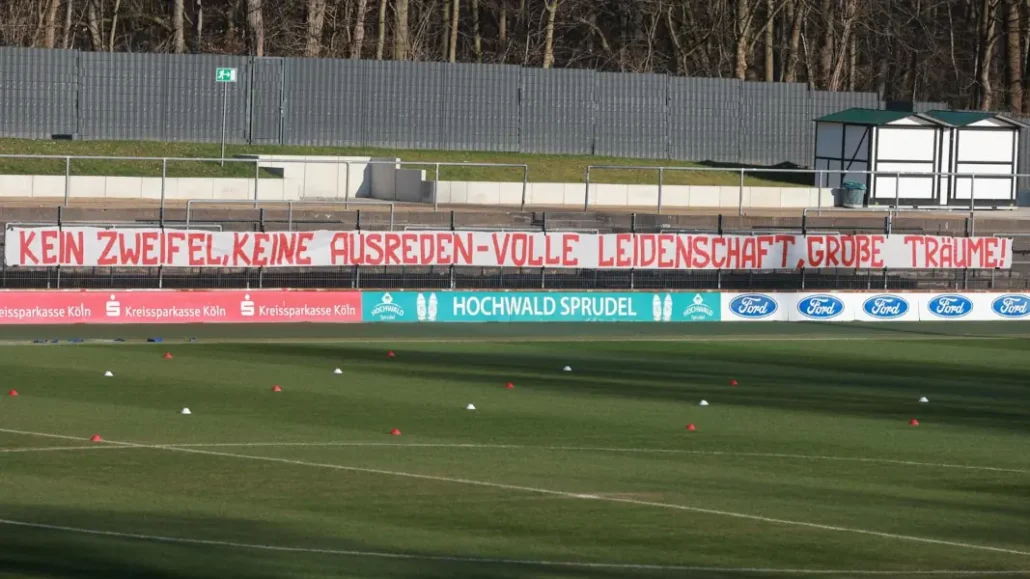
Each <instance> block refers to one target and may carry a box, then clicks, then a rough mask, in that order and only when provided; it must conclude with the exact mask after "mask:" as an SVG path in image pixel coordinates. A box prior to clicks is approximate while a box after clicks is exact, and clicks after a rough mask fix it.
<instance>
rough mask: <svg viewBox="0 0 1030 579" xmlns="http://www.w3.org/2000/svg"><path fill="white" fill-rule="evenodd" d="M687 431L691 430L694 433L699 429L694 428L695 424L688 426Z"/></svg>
mask: <svg viewBox="0 0 1030 579" xmlns="http://www.w3.org/2000/svg"><path fill="white" fill-rule="evenodd" d="M687 430H689V431H691V432H694V431H695V430H697V427H696V426H694V425H693V424H688V425H687Z"/></svg>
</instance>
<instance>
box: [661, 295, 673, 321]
mask: <svg viewBox="0 0 1030 579" xmlns="http://www.w3.org/2000/svg"><path fill="white" fill-rule="evenodd" d="M662 321H663V322H671V321H672V294H665V305H664V306H662Z"/></svg>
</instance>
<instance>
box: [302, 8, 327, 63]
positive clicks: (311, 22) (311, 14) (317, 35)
mask: <svg viewBox="0 0 1030 579" xmlns="http://www.w3.org/2000/svg"><path fill="white" fill-rule="evenodd" d="M307 24H308V27H307V33H308V34H307V43H306V44H305V46H304V56H308V57H314V56H319V55H320V54H321V53H322V27H323V26H324V25H325V0H308V23H307Z"/></svg>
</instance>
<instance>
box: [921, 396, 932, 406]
mask: <svg viewBox="0 0 1030 579" xmlns="http://www.w3.org/2000/svg"><path fill="white" fill-rule="evenodd" d="M919 401H920V402H922V403H923V404H926V403H927V402H929V401H930V399H929V398H927V397H926V396H923V397H922V398H920V399H919Z"/></svg>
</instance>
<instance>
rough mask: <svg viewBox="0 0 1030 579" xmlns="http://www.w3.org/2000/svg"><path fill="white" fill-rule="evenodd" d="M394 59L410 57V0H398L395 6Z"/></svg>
mask: <svg viewBox="0 0 1030 579" xmlns="http://www.w3.org/2000/svg"><path fill="white" fill-rule="evenodd" d="M393 59H394V60H407V59H408V0H396V2H395V3H394V6H393Z"/></svg>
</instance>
